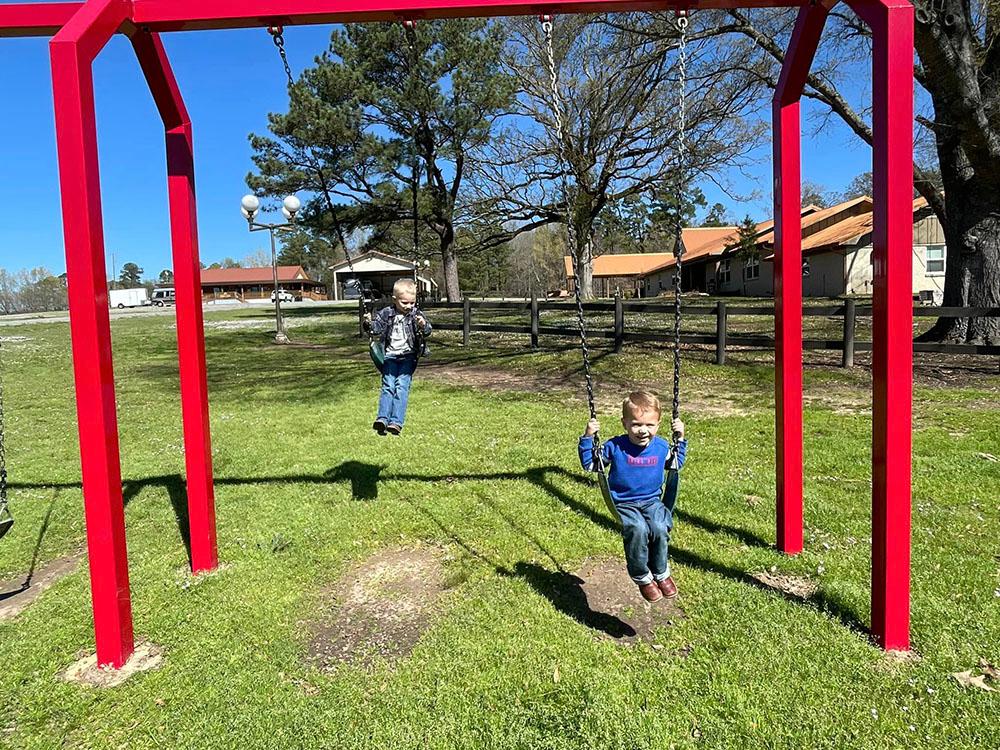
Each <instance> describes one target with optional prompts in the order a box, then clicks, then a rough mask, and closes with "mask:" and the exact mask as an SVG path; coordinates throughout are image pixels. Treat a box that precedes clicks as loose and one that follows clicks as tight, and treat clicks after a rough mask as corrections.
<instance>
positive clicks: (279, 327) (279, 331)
mask: <svg viewBox="0 0 1000 750" xmlns="http://www.w3.org/2000/svg"><path fill="white" fill-rule="evenodd" d="M281 204H282V205H281V213H283V214H284V215H285V218H286V219H288V221H287V222H285V223H284V224H263V223H260V222H257V221H254V219H255V218H256V216H257V212H258V211H259V210H260V200H259V199H258V198H257V196H256V195H244V196H243V199H242V200H241V201H240V213H242V214H243V218H244V219H246V220H247V227H248V228H249V230H250V231H251V232H259V231H261V230H263V229H266V230H267V231H268V234H270V235H271V273H272V274H273V276H274V326H275V328H274V331H275V333H274V343H275V344H287V343H288V334H286V333H285V322H284V320H282V318H281V294H280V292H279V289H278V255H277V251H276V249H275V246H274V233H275V232H277V231H280V230H283V229H284V230H289V229H291V228H292V227H293V226H294V225H295V214H297V213H298V211H299V209H300V208H302V201H300V200H299V199H298V198H296V197H295V196H294V195H289V196H287V197H286V198H285V200H283V201H282V202H281Z"/></svg>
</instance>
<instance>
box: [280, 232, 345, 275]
mask: <svg viewBox="0 0 1000 750" xmlns="http://www.w3.org/2000/svg"><path fill="white" fill-rule="evenodd" d="M343 259H344V254H343V252H341V251H339V250H338V249H337V248H336V247H335V246H334V245H333V244H331V243H330V242H329V241H328V240H326V239H324V238H322V237H319V236H316V235H314V234H311V233H310V232H307V231H305V230H303V229H295V230H292V231H291V232H287V233H285V234H284V235H283V236H282V246H281V252H280V253H278V263H279V264H280V265H282V266H302V268H303V270H305V272H306V273H307V274H309V278H311V279H315V280H316V281H327V280H328V279H329V277H330V271H329V268H330V266H332V265H334V264H336V263H338V262H340V261H341V260H343ZM267 265H271V261H270V260H268V262H267Z"/></svg>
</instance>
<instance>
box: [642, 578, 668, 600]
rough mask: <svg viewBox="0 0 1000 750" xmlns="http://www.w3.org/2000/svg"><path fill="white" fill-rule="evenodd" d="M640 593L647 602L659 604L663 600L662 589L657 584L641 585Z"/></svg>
mask: <svg viewBox="0 0 1000 750" xmlns="http://www.w3.org/2000/svg"><path fill="white" fill-rule="evenodd" d="M639 593H640V594H642V598H643V599H645V600H646V601H647V602H658V601H660V599H662V598H663V594H661V593H660V588H659V587H658V586H657V585H656V584H655V583H652V582H650V583H640V584H639Z"/></svg>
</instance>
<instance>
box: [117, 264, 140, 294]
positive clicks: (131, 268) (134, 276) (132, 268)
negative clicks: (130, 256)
mask: <svg viewBox="0 0 1000 750" xmlns="http://www.w3.org/2000/svg"><path fill="white" fill-rule="evenodd" d="M141 279H142V269H141V268H139V266H137V265H136V264H135V263H126V264H125V265H124V266H122V271H121V273H120V274H118V283H119V284H121V285H122V286H123V287H125V288H126V289H133V288H135V287H137V286H140V284H141V281H140V280H141Z"/></svg>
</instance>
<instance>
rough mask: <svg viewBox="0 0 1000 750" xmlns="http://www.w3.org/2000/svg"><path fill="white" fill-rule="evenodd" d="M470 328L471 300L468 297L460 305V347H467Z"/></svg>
mask: <svg viewBox="0 0 1000 750" xmlns="http://www.w3.org/2000/svg"><path fill="white" fill-rule="evenodd" d="M471 326H472V300H471V299H469V298H468V297H466V298H465V301H464V302H463V303H462V346H468V345H469V330H470V329H471Z"/></svg>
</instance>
